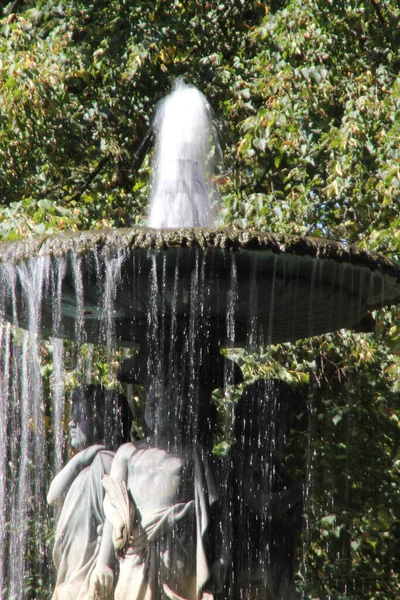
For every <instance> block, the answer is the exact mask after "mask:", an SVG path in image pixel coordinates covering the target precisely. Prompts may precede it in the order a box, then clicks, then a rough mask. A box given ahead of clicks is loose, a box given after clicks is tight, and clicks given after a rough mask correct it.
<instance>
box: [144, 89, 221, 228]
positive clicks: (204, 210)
mask: <svg viewBox="0 0 400 600" xmlns="http://www.w3.org/2000/svg"><path fill="white" fill-rule="evenodd" d="M210 114H211V109H210V106H209V104H208V103H207V100H206V99H205V97H204V96H203V94H202V93H201V92H199V90H198V89H197V88H195V87H194V86H191V85H186V84H185V83H183V82H182V81H180V80H179V81H178V83H177V84H176V86H175V88H174V91H173V92H172V93H171V94H170V95H169V96H167V97H166V98H165V100H164V101H163V102H162V103H161V105H160V106H159V108H158V110H157V113H156V117H155V120H154V124H153V128H154V132H155V135H156V147H155V155H154V162H153V171H152V173H153V175H152V185H151V197H150V213H149V218H148V225H149V227H154V228H170V227H171V228H172V227H211V226H212V224H213V221H214V209H213V198H212V189H211V184H210V177H209V176H208V175H209V173H210V170H211V169H210V166H209V163H210V156H211V146H212V144H211V142H212V127H211V119H210Z"/></svg>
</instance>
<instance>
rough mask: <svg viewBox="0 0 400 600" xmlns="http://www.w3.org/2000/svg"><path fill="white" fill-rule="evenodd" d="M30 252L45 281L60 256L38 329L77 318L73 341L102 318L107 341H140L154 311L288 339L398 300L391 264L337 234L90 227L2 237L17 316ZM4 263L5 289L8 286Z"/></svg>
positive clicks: (241, 340)
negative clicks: (57, 281) (112, 337)
mask: <svg viewBox="0 0 400 600" xmlns="http://www.w3.org/2000/svg"><path fill="white" fill-rule="evenodd" d="M40 261H42V262H43V261H44V262H45V263H46V269H47V270H46V273H47V275H46V277H47V280H48V281H52V280H54V279H55V272H56V270H57V268H59V267H57V265H59V264H60V261H64V264H65V272H64V275H63V277H62V282H61V285H60V286H59V287H58V290H59V292H61V293H60V294H59V293H57V292H56V291H55V289H54V286H53V288H51V286H50V285H49V284H48V283H47V284H43V292H42V294H41V295H40V305H41V306H40V308H41V321H40V325H39V329H40V331H39V333H40V334H41V335H42V336H43V337H51V336H54V337H63V338H67V339H76V336H77V327H76V323H77V321H78V320H79V321H80V322H81V323H82V327H83V332H84V339H83V340H82V338H81V341H87V342H92V343H98V342H104V341H106V339H105V338H106V336H107V335H110V328H109V327H108V328H107V327H105V325H104V324H105V323H108V324H109V323H110V322H111V323H112V329H113V335H115V342H116V344H117V345H145V344H146V339H147V336H148V335H149V327H151V321H152V319H153V320H154V319H157V320H159V319H160V318H161V317H162V319H163V327H164V328H165V331H166V332H167V336H168V335H169V333H168V332H169V331H170V327H171V325H172V326H173V328H174V332H175V334H176V336H175V337H176V339H177V338H178V337H180V332H182V333H183V334H184V331H185V330H187V327H188V323H189V322H190V321H192V328H193V327H194V332H195V334H196V332H198V335H204V333H201V331H200V330H201V329H202V328H203V329H205V330H206V331H207V332H208V333H207V335H206V336H205V337H206V338H207V339H209V340H212V343H215V344H217V345H220V346H221V345H227V344H228V345H236V346H246V345H252V344H259V343H264V344H271V343H278V342H291V341H295V340H298V339H301V338H307V337H311V336H315V335H319V334H323V333H327V332H331V331H336V330H339V329H341V328H354V327H357V326H358V325H359V324H360V323H361V322H362V321H363V320H364V319H365V317H366V316H368V314H369V313H370V312H371V311H372V310H374V309H377V308H381V307H384V306H387V305H391V304H397V303H399V302H400V268H399V267H398V266H397V265H396V264H394V263H392V262H390V261H389V260H388V259H386V258H385V257H383V256H380V255H375V254H372V253H370V252H367V251H364V250H357V249H356V248H355V247H353V246H349V245H346V244H343V243H340V242H335V241H330V240H326V239H316V238H308V237H297V236H282V235H275V234H272V233H259V232H252V231H233V230H209V229H207V230H204V229H190V230H150V229H146V228H133V229H117V230H98V231H88V232H78V233H62V234H58V235H52V236H43V237H40V238H29V239H25V240H21V241H17V242H7V243H3V244H0V291H1V290H2V294H3V301H2V302H1V295H0V307H1V312H2V316H3V317H4V318H5V319H7V320H9V321H11V322H12V323H14V324H17V325H18V326H20V327H23V328H29V326H30V325H29V310H28V304H29V297H28V296H29V294H26V292H24V288H23V286H22V284H21V273H22V272H25V271H26V269H27V268H29V269H32V268H33V267H34V266H35V264H36V265H37V263H38V262H40ZM77 264H78V265H79V274H80V275H79V277H78V278H77V276H76V269H77V266H76V265H77ZM113 265H114V267H115V266H116V268H112V266H113ZM110 267H111V268H110ZM10 272H12V281H13V282H14V283H13V285H14V286H15V293H14V294H9V293H7V290H6V288H7V287H9V286H10V281H11V279H10ZM58 272H59V271H58ZM111 272H113V273H114V275H113V278H111V280H110V279H109V278H108V279H107V277H108V276H107V273H111ZM79 281H81V284H78V283H77V282H79ZM107 286H108V287H107ZM110 286H111V287H110ZM77 288H79V289H77ZM107 290H108V291H107ZM79 292H80V293H79ZM56 296H57V297H56ZM110 299H111V304H110ZM56 305H57V306H58V307H59V310H58V313H57V310H55V306H56ZM149 309H150V313H149ZM60 310H61V314H60ZM107 311H109V312H108V313H107ZM55 313H57V314H59V317H58V318H56V317H55ZM149 315H150V316H149Z"/></svg>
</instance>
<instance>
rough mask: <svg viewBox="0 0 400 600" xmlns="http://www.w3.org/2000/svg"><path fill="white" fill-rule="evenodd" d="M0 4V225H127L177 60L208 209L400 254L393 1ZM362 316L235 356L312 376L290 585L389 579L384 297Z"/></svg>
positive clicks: (399, 117) (327, 593) (394, 483)
mask: <svg viewBox="0 0 400 600" xmlns="http://www.w3.org/2000/svg"><path fill="white" fill-rule="evenodd" d="M0 11H2V12H0V16H1V20H0V237H1V238H2V239H3V240H12V239H15V238H17V237H22V236H29V235H34V234H44V233H53V232H57V231H61V230H64V229H68V230H79V229H91V228H100V227H105V226H106V227H108V226H111V227H119V226H130V225H134V224H144V222H145V217H146V210H147V198H148V192H149V189H148V188H149V171H150V167H149V165H150V160H149V157H150V155H151V150H149V151H148V152H147V153H146V152H145V151H146V150H148V148H147V147H146V146H144V145H143V141H144V140H145V139H146V134H147V132H148V130H149V126H150V124H151V118H152V114H153V111H154V107H155V105H156V103H157V102H158V101H159V100H160V99H161V98H162V97H163V96H165V95H166V93H168V91H169V90H170V87H171V84H172V83H173V80H174V79H175V78H176V77H179V76H183V77H184V78H185V80H186V81H187V82H188V83H193V84H195V85H196V86H197V87H199V89H200V90H201V91H202V92H203V93H204V94H205V95H206V97H207V98H208V100H209V102H210V104H211V105H212V107H213V111H214V118H215V124H216V127H217V128H218V131H219V135H220V141H221V147H222V153H223V157H224V160H223V164H221V165H219V171H218V173H217V174H216V183H217V185H218V187H219V191H220V205H219V223H220V224H221V225H222V224H226V225H233V226H236V227H239V228H250V227H253V228H256V229H261V230H263V229H267V230H272V231H277V232H285V233H296V234H308V235H313V236H318V237H320V236H324V237H330V238H335V239H341V240H346V241H349V242H353V243H354V244H356V245H357V246H359V247H363V248H368V249H370V250H376V251H379V252H383V253H385V254H386V255H387V256H389V257H390V258H392V259H398V258H399V254H400V210H399V208H400V161H399V139H400V79H399V75H398V72H399V66H400V57H399V54H398V51H399V47H400V27H399V22H400V21H399V19H400V9H399V7H398V4H397V2H396V1H395V0H366V1H359V0H348V1H347V2H335V1H333V0H288V1H285V0H271V1H270V2H258V1H251V0H221V1H220V2H214V1H213V0H210V1H206V0H202V1H200V0H186V1H182V2H179V1H178V0H175V1H174V0H169V1H163V0H154V1H151V0H64V1H61V2H60V1H59V0H39V1H36V0H35V1H34V0H15V1H12V2H10V3H9V4H8V5H7V6H5V7H4V8H2V9H0ZM373 316H374V323H373V325H372V327H371V331H370V332H367V333H355V332H349V331H341V332H338V333H335V334H331V335H326V336H323V337H321V338H316V339H313V340H305V341H304V340H302V341H299V342H297V343H296V344H292V345H288V344H287V345H281V346H276V347H272V348H267V349H264V351H263V352H262V353H261V354H260V355H258V356H257V357H254V356H253V355H249V354H247V353H246V352H244V351H243V352H241V353H239V354H238V358H237V359H238V361H239V362H240V364H241V366H242V368H243V371H244V373H245V376H246V379H247V380H251V379H253V378H255V377H258V376H260V375H261V376H265V375H273V376H278V377H280V378H282V379H284V380H286V381H288V382H290V383H292V384H293V385H299V384H304V383H306V384H308V386H309V395H308V401H307V402H308V406H307V410H306V411H304V412H303V413H299V414H298V418H297V421H298V426H296V427H294V429H293V432H292V436H291V438H290V440H289V450H288V456H287V463H288V465H289V466H290V467H291V468H292V469H293V470H294V471H296V472H297V474H298V475H299V476H302V477H307V476H308V475H309V473H310V472H312V473H313V474H314V475H313V476H312V477H311V478H309V480H307V481H309V484H308V487H311V488H312V489H311V490H310V494H308V495H307V498H306V527H305V533H304V548H306V549H305V550H304V555H303V558H302V560H301V565H300V566H301V568H300V570H299V575H298V585H299V590H302V591H303V592H304V597H306V598H321V599H323V598H335V599H340V598H343V599H355V598H357V599H364V598H365V599H367V598H368V599H381V600H387V599H389V598H395V597H397V596H398V594H399V586H400V579H399V571H400V564H399V563H400V558H399V552H398V547H397V548H396V539H397V540H398V539H399V535H400V529H399V524H398V521H397V522H396V514H397V518H398V514H399V508H400V501H399V489H400V488H399V486H400V477H399V475H400V455H399V448H398V444H399V418H400V410H399V406H398V398H399V394H400V383H399V380H400V379H399V378H400V326H399V320H398V319H399V316H400V310H399V309H398V308H396V307H394V308H392V309H391V310H389V309H387V310H383V311H380V312H377V313H375V314H374V315H373ZM309 414H311V415H312V418H311V419H308V416H307V415H309ZM292 455H293V456H296V457H298V458H296V459H294V460H293V459H292V458H291V456H292ZM292 463H293V464H292ZM36 593H38V592H36ZM32 594H33V592H32ZM32 597H36V596H34V595H32ZM37 597H41V598H44V597H45V594H44V592H42V595H41V594H40V593H39V596H37Z"/></svg>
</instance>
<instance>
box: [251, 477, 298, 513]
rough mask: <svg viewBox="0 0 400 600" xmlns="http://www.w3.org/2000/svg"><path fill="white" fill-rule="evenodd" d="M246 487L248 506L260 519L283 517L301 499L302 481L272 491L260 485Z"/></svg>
mask: <svg viewBox="0 0 400 600" xmlns="http://www.w3.org/2000/svg"><path fill="white" fill-rule="evenodd" d="M248 489H249V490H250V491H249V494H248V497H247V503H248V506H249V507H250V508H251V509H252V511H253V512H255V513H256V514H257V515H259V516H260V517H261V518H262V519H265V518H267V517H270V518H272V519H276V520H278V519H279V520H282V519H285V517H286V516H287V513H288V512H289V511H290V510H291V509H292V508H293V507H294V506H296V504H298V503H299V502H301V501H302V499H303V483H302V482H294V483H292V484H291V485H290V486H289V487H287V488H286V489H284V490H281V491H279V492H272V493H271V492H269V491H268V490H266V489H265V488H264V489H263V487H262V486H261V487H260V488H259V489H258V490H257V489H256V490H254V489H252V488H251V487H250V486H249V488H248Z"/></svg>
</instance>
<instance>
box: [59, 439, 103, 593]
mask: <svg viewBox="0 0 400 600" xmlns="http://www.w3.org/2000/svg"><path fill="white" fill-rule="evenodd" d="M113 458H114V452H110V451H108V450H100V449H99V451H98V452H97V453H96V455H95V457H94V459H93V462H92V463H91V465H89V466H88V467H86V468H84V469H82V470H81V471H80V472H79V473H78V475H77V477H76V478H75V479H74V481H73V482H72V484H71V486H70V488H69V490H68V492H67V495H66V497H65V500H64V504H63V507H62V510H61V515H60V518H59V521H58V524H57V529H56V537H55V545H54V550H53V559H54V564H55V566H56V568H57V571H58V576H57V582H56V586H55V589H54V593H53V596H52V600H87V598H88V594H89V579H90V576H91V574H92V571H93V569H94V566H95V563H96V558H97V555H98V552H99V547H100V538H101V534H102V528H103V524H104V521H105V515H104V510H103V499H104V494H105V492H104V489H103V486H102V485H101V480H102V478H103V476H104V475H107V474H108V473H109V472H110V470H111V464H112V461H113Z"/></svg>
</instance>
